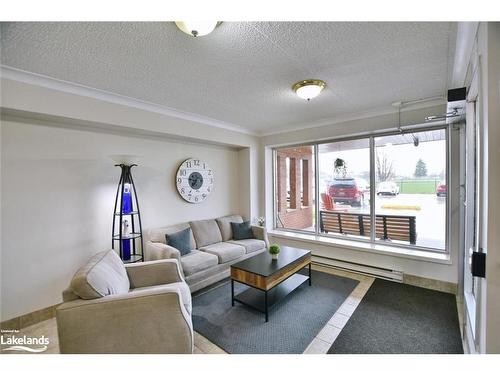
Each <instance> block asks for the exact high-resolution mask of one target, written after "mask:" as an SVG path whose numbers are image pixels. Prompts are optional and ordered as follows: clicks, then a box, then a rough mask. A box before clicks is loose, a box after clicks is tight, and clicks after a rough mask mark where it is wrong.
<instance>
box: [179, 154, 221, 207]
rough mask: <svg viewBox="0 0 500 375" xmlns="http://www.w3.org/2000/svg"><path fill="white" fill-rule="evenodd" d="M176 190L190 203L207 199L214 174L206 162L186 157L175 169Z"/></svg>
mask: <svg viewBox="0 0 500 375" xmlns="http://www.w3.org/2000/svg"><path fill="white" fill-rule="evenodd" d="M175 184H176V185H177V191H178V192H179V194H180V195H181V197H182V198H184V199H185V200H186V201H188V202H190V203H201V202H203V201H204V200H205V199H207V197H208V195H209V194H210V193H211V192H212V188H213V185H214V174H213V170H212V169H211V168H210V166H209V165H208V163H206V162H204V161H203V160H200V159H188V160H186V161H184V162H183V163H182V164H181V165H180V167H179V169H178V170H177V176H176V178H175Z"/></svg>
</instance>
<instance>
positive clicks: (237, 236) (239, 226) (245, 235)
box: [231, 221, 253, 240]
mask: <svg viewBox="0 0 500 375" xmlns="http://www.w3.org/2000/svg"><path fill="white" fill-rule="evenodd" d="M231 229H232V230H233V239H234V240H247V239H249V238H253V232H252V227H251V225H250V221H245V222H244V223H231Z"/></svg>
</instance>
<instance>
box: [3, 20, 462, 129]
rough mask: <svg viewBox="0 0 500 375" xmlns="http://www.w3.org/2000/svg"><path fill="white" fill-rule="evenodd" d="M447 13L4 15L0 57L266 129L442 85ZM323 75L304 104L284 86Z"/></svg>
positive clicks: (448, 63) (451, 31)
mask: <svg viewBox="0 0 500 375" xmlns="http://www.w3.org/2000/svg"><path fill="white" fill-rule="evenodd" d="M455 37H456V24H454V23H441V22H434V23H425V22H418V23H388V22H382V23H365V22H359V23H344V22H342V23H338V22H236V23H233V22H224V23H222V24H221V25H220V26H219V27H218V28H217V29H216V30H215V31H214V32H213V33H212V34H210V35H208V36H205V37H199V38H192V37H189V36H188V35H186V34H184V33H182V32H181V31H180V30H178V29H177V28H176V26H175V24H174V23H173V22H165V23H150V22H148V23H146V22H137V23H136V22H134V23H108V22H105V23H86V22H79V23H2V25H1V42H2V50H1V62H2V65H6V66H10V67H14V68H17V69H22V70H26V71H29V72H34V73H38V74H43V75H46V76H49V77H54V78H57V79H60V80H65V81H70V82H74V83H78V84H82V85H85V86H89V87H93V88H97V89H100V90H106V91H109V92H112V93H117V94H121V95H125V96H129V97H132V98H137V99H140V100H143V101H148V102H152V103H156V104H159V105H163V106H168V107H170V108H175V109H178V110H181V111H185V112H191V113H194V114H198V115H202V116H205V117H210V118H213V119H216V120H219V121H224V122H227V123H231V124H234V125H237V126H240V127H244V128H246V129H249V130H251V131H256V132H262V133H267V132H271V131H275V130H284V129H286V128H288V127H289V128H294V127H297V126H309V125H310V124H312V123H317V122H321V121H327V120H330V119H331V120H335V119H336V118H339V117H342V116H348V115H355V114H356V113H362V112H366V111H371V110H374V111H375V110H389V109H391V106H390V103H392V102H394V101H399V100H411V99H418V98H423V97H430V96H436V95H443V94H444V93H445V91H446V89H447V88H448V82H449V77H450V75H451V71H452V56H453V55H454V47H455ZM307 78H319V79H322V80H324V81H326V82H327V85H328V87H327V88H326V89H325V91H324V92H323V93H322V94H321V95H320V96H319V97H318V98H316V99H314V100H312V101H311V102H306V101H303V100H301V99H299V98H298V97H297V96H296V95H295V94H294V93H293V91H292V90H291V85H292V84H293V83H294V82H296V81H299V80H302V79H307Z"/></svg>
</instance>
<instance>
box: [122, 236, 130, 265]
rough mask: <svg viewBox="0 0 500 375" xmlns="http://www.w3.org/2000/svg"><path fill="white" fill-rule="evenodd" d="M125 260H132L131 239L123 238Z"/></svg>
mask: <svg viewBox="0 0 500 375" xmlns="http://www.w3.org/2000/svg"><path fill="white" fill-rule="evenodd" d="M122 256H123V260H130V240H122Z"/></svg>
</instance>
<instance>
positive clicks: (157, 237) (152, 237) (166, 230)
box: [146, 223, 196, 249]
mask: <svg viewBox="0 0 500 375" xmlns="http://www.w3.org/2000/svg"><path fill="white" fill-rule="evenodd" d="M186 228H191V227H190V225H189V224H188V223H184V224H177V225H170V226H168V227H161V228H154V229H150V230H148V231H146V240H147V241H151V242H161V243H164V244H167V242H166V239H165V235H168V234H172V233H176V232H179V231H181V230H183V229H186ZM191 249H196V241H195V240H194V236H193V233H192V232H191Z"/></svg>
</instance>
